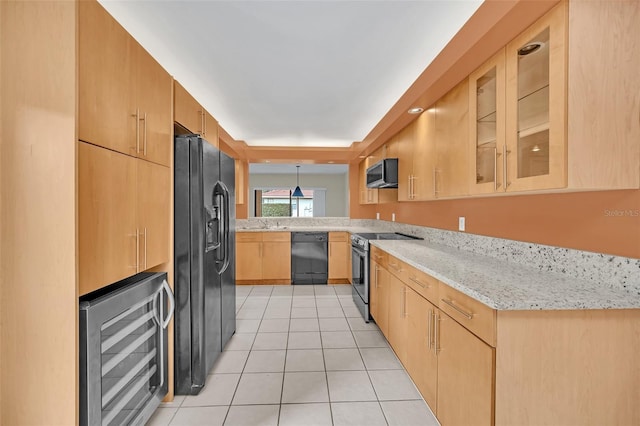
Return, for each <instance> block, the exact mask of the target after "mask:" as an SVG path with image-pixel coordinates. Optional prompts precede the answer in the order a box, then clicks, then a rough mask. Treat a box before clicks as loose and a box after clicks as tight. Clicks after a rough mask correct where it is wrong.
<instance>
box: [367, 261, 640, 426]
mask: <svg viewBox="0 0 640 426" xmlns="http://www.w3.org/2000/svg"><path fill="white" fill-rule="evenodd" d="M372 253H373V257H374V258H373V259H372V263H371V265H372V267H371V270H372V272H371V273H372V275H371V277H372V278H371V280H372V284H371V301H370V303H371V314H372V316H373V318H374V319H375V321H376V323H377V324H378V326H379V327H380V329H381V331H382V332H383V334H384V335H385V336H386V338H387V340H388V341H389V343H390V344H391V346H392V348H393V350H394V351H395V352H396V355H397V356H398V358H399V359H400V360H401V362H402V363H403V364H404V366H405V368H406V370H407V372H408V373H409V375H410V376H411V378H412V380H413V382H414V383H415V385H416V387H417V388H418V390H419V391H420V393H421V394H422V396H423V397H424V399H425V401H426V402H427V404H429V407H430V408H431V410H432V411H433V412H434V414H435V415H436V417H437V418H438V420H439V422H440V424H441V425H442V426H476V425H477V426H485V425H488V426H490V425H497V426H512V425H603V424H607V425H625V426H626V425H637V424H640V405H638V403H637V402H638V401H640V386H638V383H640V363H638V355H637V354H638V353H640V309H602V310H559V311H496V310H494V309H491V308H489V307H488V306H486V305H483V304H481V303H480V302H478V301H477V300H475V299H472V298H470V297H469V296H467V295H465V294H462V293H460V292H458V291H456V290H453V289H452V288H451V287H450V286H448V285H446V284H444V283H442V282H438V281H437V280H436V279H435V278H433V277H429V276H426V275H425V274H424V273H422V272H420V274H422V275H419V274H416V270H415V268H413V267H412V266H410V265H408V264H405V263H403V262H401V261H399V260H398V259H395V258H393V256H391V255H389V254H388V253H384V252H380V250H379V249H376V251H372ZM385 259H387V260H386V261H385ZM376 260H378V262H380V263H378V262H376ZM382 265H388V266H389V270H387V269H385V267H383V266H382Z"/></svg>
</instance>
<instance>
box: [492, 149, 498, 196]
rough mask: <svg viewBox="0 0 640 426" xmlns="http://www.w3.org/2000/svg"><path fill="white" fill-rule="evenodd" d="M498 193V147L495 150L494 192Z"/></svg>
mask: <svg viewBox="0 0 640 426" xmlns="http://www.w3.org/2000/svg"><path fill="white" fill-rule="evenodd" d="M497 191H498V147H495V148H493V192H497Z"/></svg>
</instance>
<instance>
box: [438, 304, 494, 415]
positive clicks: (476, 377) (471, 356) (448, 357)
mask: <svg viewBox="0 0 640 426" xmlns="http://www.w3.org/2000/svg"><path fill="white" fill-rule="evenodd" d="M435 332H436V334H437V339H436V351H437V352H438V391H437V395H438V396H437V399H438V402H437V405H436V407H437V408H436V415H437V416H438V420H440V423H441V424H442V425H467V426H484V425H486V426H491V425H492V424H493V406H494V404H493V383H494V359H495V349H493V348H492V347H491V346H489V345H487V344H486V343H484V342H483V341H482V340H480V339H479V338H477V337H476V336H475V335H473V333H471V332H470V331H468V330H467V329H465V328H464V327H463V326H461V325H460V324H458V323H457V322H456V321H455V320H453V319H452V318H451V317H449V316H448V315H447V314H445V313H443V312H439V313H438V314H437V319H436V322H435Z"/></svg>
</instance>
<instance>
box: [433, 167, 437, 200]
mask: <svg viewBox="0 0 640 426" xmlns="http://www.w3.org/2000/svg"><path fill="white" fill-rule="evenodd" d="M433 196H434V197H437V196H438V173H437V171H436V168H435V167H434V168H433Z"/></svg>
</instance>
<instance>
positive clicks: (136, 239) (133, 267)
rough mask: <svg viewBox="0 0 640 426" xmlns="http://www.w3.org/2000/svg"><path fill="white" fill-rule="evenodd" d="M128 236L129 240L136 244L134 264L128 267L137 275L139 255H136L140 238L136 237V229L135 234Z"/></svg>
mask: <svg viewBox="0 0 640 426" xmlns="http://www.w3.org/2000/svg"><path fill="white" fill-rule="evenodd" d="M129 236H130V237H131V238H134V239H135V242H136V261H135V263H134V264H133V265H131V266H129V267H130V268H132V269H135V270H136V273H137V272H138V256H139V254H138V250H139V249H138V242H139V241H140V240H139V238H140V237H139V236H138V229H136V233H135V234H129Z"/></svg>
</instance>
